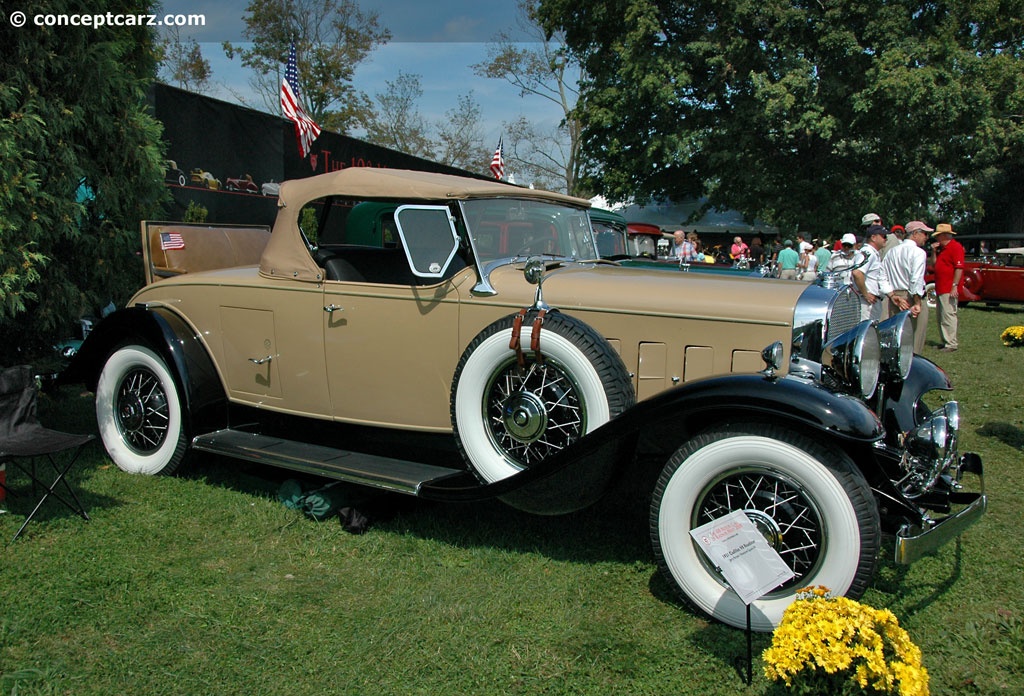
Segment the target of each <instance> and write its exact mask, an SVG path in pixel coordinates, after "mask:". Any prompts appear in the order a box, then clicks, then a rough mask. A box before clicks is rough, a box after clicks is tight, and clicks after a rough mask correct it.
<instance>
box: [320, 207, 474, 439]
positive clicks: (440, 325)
mask: <svg viewBox="0 0 1024 696" xmlns="http://www.w3.org/2000/svg"><path fill="white" fill-rule="evenodd" d="M395 219H396V224H397V226H398V228H399V235H400V238H401V240H402V245H401V248H399V249H380V250H372V249H371V250H362V251H361V252H360V251H359V250H348V251H347V254H346V252H344V251H343V252H341V253H342V254H343V255H344V257H345V259H346V263H348V264H351V267H352V269H353V270H354V273H353V277H354V279H349V280H339V281H333V280H328V281H326V282H325V284H324V294H323V298H324V313H323V322H324V350H325V354H326V361H327V375H328V377H327V379H328V385H329V390H330V396H331V405H332V409H333V414H334V418H335V419H336V420H340V421H345V422H350V423H359V424H364V425H374V426H384V427H388V426H396V427H402V428H413V429H418V430H426V431H439V432H445V431H448V430H450V429H451V419H450V415H449V398H450V393H449V392H450V388H451V379H452V376H453V375H454V373H455V367H456V364H457V362H458V360H459V356H460V350H461V346H460V345H459V339H458V333H459V331H458V329H459V293H460V286H463V285H465V286H466V287H467V288H468V287H470V286H471V285H472V283H471V282H470V281H471V280H472V279H474V278H475V276H474V275H473V272H472V271H471V270H469V269H466V270H463V271H461V272H458V273H455V274H454V275H452V273H451V271H452V270H455V269H456V268H457V267H458V266H460V265H461V264H458V263H457V261H458V260H459V259H458V258H457V257H456V256H455V251H456V249H457V238H456V236H455V229H454V224H453V223H452V221H451V220H450V215H449V213H448V210H447V208H445V207H443V206H403V207H400V208H399V209H398V210H397V211H396V213H395ZM370 252H372V253H370ZM386 252H393V253H391V254H388V253H386ZM382 267H383V268H382ZM467 291H468V290H467Z"/></svg>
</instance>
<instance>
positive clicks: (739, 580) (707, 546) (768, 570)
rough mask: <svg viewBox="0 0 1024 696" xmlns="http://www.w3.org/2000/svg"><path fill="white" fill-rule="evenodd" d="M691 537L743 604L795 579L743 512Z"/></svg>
mask: <svg viewBox="0 0 1024 696" xmlns="http://www.w3.org/2000/svg"><path fill="white" fill-rule="evenodd" d="M690 536H692V537H693V540H694V541H696V542H697V545H698V546H700V548H701V550H702V551H703V552H704V554H705V555H706V556H707V557H708V558H709V559H710V560H711V562H712V563H714V564H715V566H716V567H718V569H719V570H721V571H722V575H724V576H725V579H726V581H727V582H728V583H729V585H730V586H732V589H733V590H734V591H735V592H736V594H738V595H739V596H740V599H742V600H743V603H744V604H750V603H751V602H753V601H754V600H755V599H757V598H758V597H761V596H762V595H764V594H765V593H767V592H770V591H771V590H773V589H775V588H776V587H778V586H779V585H781V584H782V583H784V582H786V581H787V580H789V579H790V578H792V577H794V575H795V574H794V573H793V571H792V570H791V569H790V567H789V566H788V565H786V562H785V561H784V560H782V556H780V555H779V553H778V552H777V551H776V550H775V549H773V548H772V547H771V545H770V544H769V543H768V541H767V540H766V539H765V538H764V536H763V535H762V534H761V532H759V531H758V529H757V527H755V526H754V523H753V522H751V521H750V519H749V518H748V517H747V515H746V513H745V512H743V511H742V510H737V511H735V512H730V513H729V514H728V515H723V516H722V517H719V518H718V519H716V520H713V521H712V522H708V523H707V524H704V525H701V526H700V527H697V528H695V529H691V530H690Z"/></svg>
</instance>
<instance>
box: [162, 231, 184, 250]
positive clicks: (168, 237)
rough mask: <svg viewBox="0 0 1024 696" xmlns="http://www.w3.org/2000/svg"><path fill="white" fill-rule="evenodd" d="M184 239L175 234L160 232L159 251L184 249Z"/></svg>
mask: <svg viewBox="0 0 1024 696" xmlns="http://www.w3.org/2000/svg"><path fill="white" fill-rule="evenodd" d="M184 248H185V239H184V237H182V236H181V235H180V234H179V233H177V232H161V233H160V249H161V250H162V251H167V250H168V249H184Z"/></svg>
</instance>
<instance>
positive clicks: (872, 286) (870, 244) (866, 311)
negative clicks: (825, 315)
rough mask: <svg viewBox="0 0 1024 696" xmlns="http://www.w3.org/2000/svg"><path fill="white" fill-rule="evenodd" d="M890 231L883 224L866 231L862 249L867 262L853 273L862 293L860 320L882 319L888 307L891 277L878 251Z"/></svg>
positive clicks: (858, 292) (854, 280)
mask: <svg viewBox="0 0 1024 696" xmlns="http://www.w3.org/2000/svg"><path fill="white" fill-rule="evenodd" d="M888 233H889V231H888V230H886V229H885V228H884V227H882V226H881V225H871V226H870V227H868V228H867V230H865V232H864V244H863V245H862V246H861V248H860V251H861V253H862V254H864V258H865V259H866V262H865V263H864V265H863V266H861V267H860V268H857V269H855V270H854V271H853V273H852V276H851V277H852V278H853V284H854V286H855V287H856V289H857V294H859V295H860V320H861V321H864V320H865V319H870V320H872V321H881V319H882V315H883V313H884V311H885V308H886V302H885V300H886V298H887V297H888V296H889V293H891V292H892V286H890V285H889V279H888V278H886V276H885V269H883V268H882V259H881V258H879V255H878V251H879V249H881V248H882V247H883V246H884V245H885V237H886V235H888Z"/></svg>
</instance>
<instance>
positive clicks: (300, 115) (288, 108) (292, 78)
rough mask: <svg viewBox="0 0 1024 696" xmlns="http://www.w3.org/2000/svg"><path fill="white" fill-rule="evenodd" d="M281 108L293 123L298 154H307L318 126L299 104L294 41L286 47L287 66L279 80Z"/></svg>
mask: <svg viewBox="0 0 1024 696" xmlns="http://www.w3.org/2000/svg"><path fill="white" fill-rule="evenodd" d="M281 108H282V109H283V110H284V115H285V117H286V118H287V119H288V120H289V121H291V122H293V123H294V124H295V137H296V139H297V140H298V141H299V154H301V155H302V157H303V158H305V157H306V155H308V154H309V149H310V147H312V145H313V141H314V140H316V139H317V137H318V136H319V135H320V126H318V125H317V124H316V121H314V120H313V119H311V118H310V117H309V115H308V114H307V113H306V111H305V109H303V108H302V105H301V104H299V71H298V68H297V67H296V66H295V43H294V42H292V45H291V47H290V48H289V49H288V66H287V67H286V68H285V71H284V79H283V80H281Z"/></svg>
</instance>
